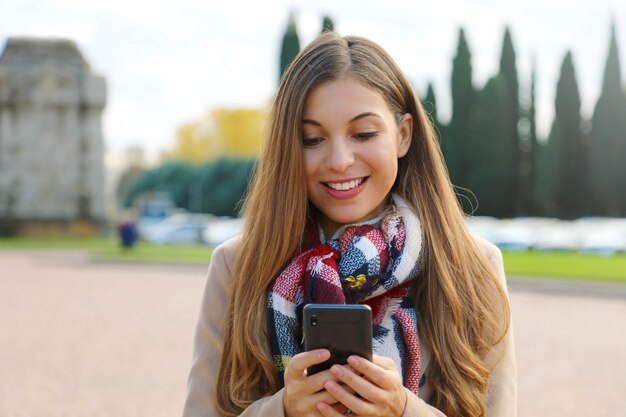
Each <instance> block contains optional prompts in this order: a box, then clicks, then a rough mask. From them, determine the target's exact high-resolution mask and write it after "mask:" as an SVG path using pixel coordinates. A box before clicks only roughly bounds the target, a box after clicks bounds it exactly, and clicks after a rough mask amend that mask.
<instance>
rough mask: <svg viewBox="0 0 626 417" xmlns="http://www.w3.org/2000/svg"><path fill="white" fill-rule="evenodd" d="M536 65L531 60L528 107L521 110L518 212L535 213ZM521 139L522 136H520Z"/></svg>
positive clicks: (537, 145) (536, 145)
mask: <svg viewBox="0 0 626 417" xmlns="http://www.w3.org/2000/svg"><path fill="white" fill-rule="evenodd" d="M536 78H537V77H536V65H535V62H534V60H533V64H532V71H531V75H530V91H529V93H530V97H529V103H528V107H527V108H525V109H524V111H522V114H523V119H524V120H525V121H526V124H525V126H526V129H527V130H526V132H525V136H524V138H523V140H522V141H521V142H520V144H523V146H522V147H521V149H522V153H521V158H522V160H521V163H520V190H519V197H520V198H519V199H518V203H519V205H518V212H520V213H524V214H536V212H535V211H536V206H535V202H534V199H533V188H534V186H535V181H536V179H537V178H536V177H537V162H538V161H537V153H538V150H539V146H540V145H539V141H538V140H537V120H536V113H537V111H536V106H535V91H536ZM520 139H522V138H520Z"/></svg>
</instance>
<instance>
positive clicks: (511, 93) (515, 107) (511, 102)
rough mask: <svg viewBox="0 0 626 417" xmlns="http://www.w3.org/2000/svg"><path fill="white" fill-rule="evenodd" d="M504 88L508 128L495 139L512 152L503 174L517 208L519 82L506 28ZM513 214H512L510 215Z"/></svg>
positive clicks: (503, 43) (501, 58)
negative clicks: (507, 168) (502, 134)
mask: <svg viewBox="0 0 626 417" xmlns="http://www.w3.org/2000/svg"><path fill="white" fill-rule="evenodd" d="M499 75H500V76H501V77H502V79H503V81H504V83H505V87H506V94H507V99H506V100H505V103H503V104H504V107H503V109H502V111H504V112H506V113H507V117H506V118H507V120H508V123H509V125H508V128H507V129H506V134H505V136H502V137H501V138H495V139H496V140H504V141H507V142H510V143H509V144H508V145H506V148H507V149H510V150H511V151H512V152H511V154H510V155H508V156H507V157H509V158H510V160H509V161H508V163H509V171H508V172H507V173H506V174H505V175H507V177H509V182H510V184H511V186H512V187H513V190H514V193H513V195H514V197H513V198H514V199H515V200H514V205H517V206H519V205H520V203H519V199H520V197H519V194H518V188H519V174H520V172H519V170H520V161H521V150H520V138H519V133H518V130H517V126H518V123H519V119H520V105H519V82H518V80H517V68H516V64H515V50H514V48H513V41H512V39H511V32H510V30H509V28H508V27H507V28H506V30H505V32H504V40H503V42H502V55H501V56H500V73H499ZM511 214H513V213H511Z"/></svg>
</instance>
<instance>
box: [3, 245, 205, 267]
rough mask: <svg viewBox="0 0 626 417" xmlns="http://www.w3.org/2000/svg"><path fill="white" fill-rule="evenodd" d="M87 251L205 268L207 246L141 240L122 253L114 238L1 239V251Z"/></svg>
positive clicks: (102, 257)
mask: <svg viewBox="0 0 626 417" xmlns="http://www.w3.org/2000/svg"><path fill="white" fill-rule="evenodd" d="M16 249H18V250H19V249H21V250H87V251H89V252H90V253H91V254H92V256H93V259H94V260H96V261H109V262H155V263H195V264H204V265H208V263H209V260H210V259H211V252H212V249H211V248H209V247H208V246H199V245H193V246H181V245H152V244H150V243H148V242H145V241H140V242H139V243H137V245H136V246H135V247H134V248H132V249H131V250H124V249H122V248H121V247H120V245H119V242H118V241H117V240H116V239H97V238H93V239H91V238H90V239H80V238H9V239H7V238H0V250H16Z"/></svg>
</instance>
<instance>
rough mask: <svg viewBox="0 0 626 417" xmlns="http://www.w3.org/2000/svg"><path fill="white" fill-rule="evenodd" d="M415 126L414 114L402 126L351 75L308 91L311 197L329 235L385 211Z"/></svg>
mask: <svg viewBox="0 0 626 417" xmlns="http://www.w3.org/2000/svg"><path fill="white" fill-rule="evenodd" d="M412 128H413V119H412V117H411V115H410V114H408V113H407V114H405V115H403V116H402V120H401V121H400V125H398V122H397V118H396V116H395V115H394V114H393V113H392V112H391V110H390V109H389V106H388V105H387V103H386V102H385V100H384V98H383V96H382V94H381V93H379V92H378V91H377V90H374V89H372V88H369V87H367V86H365V85H364V84H363V83H361V82H360V81H358V80H356V79H355V78H353V77H350V76H342V77H340V78H338V79H336V80H333V81H329V82H327V83H323V84H321V85H318V86H317V87H315V88H313V89H312V90H311V91H310V92H309V94H308V95H307V97H306V100H305V102H304V113H303V120H302V141H303V149H304V151H303V156H304V169H305V176H306V186H307V195H308V198H309V201H310V202H311V203H312V204H313V205H314V206H315V207H317V209H318V210H319V212H320V218H319V219H318V221H319V222H320V224H321V226H322V228H323V230H324V233H325V234H326V236H327V237H330V236H332V234H333V233H334V232H335V231H336V230H337V229H338V228H339V227H341V225H344V224H347V223H356V222H361V221H365V220H369V219H372V218H374V217H376V216H377V215H378V214H380V213H381V212H382V210H383V208H384V207H385V204H386V203H387V200H388V197H389V193H390V191H391V187H392V186H393V183H394V181H395V179H396V175H397V173H398V158H400V157H402V156H404V155H405V154H406V152H407V151H408V149H409V145H410V143H411V132H412Z"/></svg>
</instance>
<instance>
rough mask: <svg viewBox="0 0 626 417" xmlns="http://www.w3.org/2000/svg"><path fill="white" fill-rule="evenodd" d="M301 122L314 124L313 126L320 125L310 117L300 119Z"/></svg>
mask: <svg viewBox="0 0 626 417" xmlns="http://www.w3.org/2000/svg"><path fill="white" fill-rule="evenodd" d="M302 123H303V124H309V125H315V126H321V125H322V124H321V123H320V122H317V121H315V120H311V119H302Z"/></svg>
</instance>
